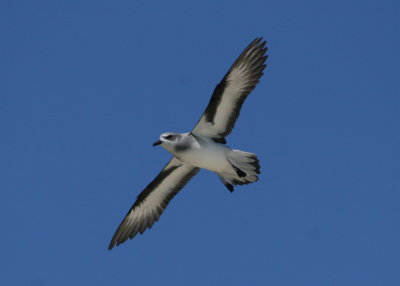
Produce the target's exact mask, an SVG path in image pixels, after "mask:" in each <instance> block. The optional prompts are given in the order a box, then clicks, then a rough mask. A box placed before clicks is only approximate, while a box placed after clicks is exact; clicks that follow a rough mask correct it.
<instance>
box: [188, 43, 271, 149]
mask: <svg viewBox="0 0 400 286" xmlns="http://www.w3.org/2000/svg"><path fill="white" fill-rule="evenodd" d="M265 45H266V42H265V41H263V42H262V38H256V39H255V40H254V41H253V42H251V43H250V45H248V46H247V48H246V49H245V50H244V51H243V52H242V53H241V55H240V56H239V57H238V58H237V60H236V61H235V62H234V63H233V65H232V67H231V68H230V69H229V71H228V72H227V73H226V75H225V76H224V78H223V79H222V80H221V82H220V83H219V84H218V85H217V86H216V87H215V90H214V93H213V95H212V96H211V99H210V102H209V103H208V106H207V108H206V110H205V111H204V113H203V115H202V116H201V118H200V120H199V122H198V123H197V124H196V126H195V127H194V129H193V131H192V132H193V133H195V134H200V135H204V136H208V137H211V138H213V139H214V140H216V141H221V142H223V141H225V136H227V135H228V134H229V133H230V132H231V131H232V129H233V127H234V125H235V121H236V119H237V118H238V116H239V113H240V108H241V107H242V104H243V102H244V100H245V99H246V97H247V96H248V95H249V93H250V92H251V91H252V90H253V89H254V88H255V86H256V84H257V83H258V82H259V79H260V77H261V76H262V75H263V70H264V68H265V67H266V65H265V60H266V59H267V57H268V56H267V55H265V53H266V51H267V47H265Z"/></svg>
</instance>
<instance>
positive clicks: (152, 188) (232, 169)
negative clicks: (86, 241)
mask: <svg viewBox="0 0 400 286" xmlns="http://www.w3.org/2000/svg"><path fill="white" fill-rule="evenodd" d="M267 50H268V47H267V46H266V41H265V40H263V38H262V37H257V38H256V39H254V40H253V41H252V42H251V43H250V44H249V45H248V46H247V47H246V48H245V49H244V50H243V52H242V53H241V54H240V55H239V57H238V58H237V59H236V61H235V62H234V63H233V65H232V66H231V67H230V69H229V70H228V72H227V73H226V74H225V76H224V77H223V78H222V80H221V81H220V82H219V83H218V84H217V86H216V87H215V89H214V92H213V94H212V96H211V99H210V101H209V103H208V105H207V107H206V109H205V111H204V112H203V114H202V116H201V117H200V120H199V121H198V122H197V124H196V125H195V126H194V128H193V129H192V130H191V131H190V132H187V133H175V132H166V133H163V134H161V135H160V137H159V139H158V140H157V141H156V142H154V144H153V146H161V147H163V148H165V149H166V150H167V151H168V152H169V153H171V154H172V158H171V159H170V161H169V162H168V163H167V164H166V165H165V167H164V168H163V169H162V170H161V172H160V173H159V174H158V175H157V176H156V178H155V179H154V180H153V181H152V182H150V184H148V185H147V187H146V188H144V190H143V191H142V192H141V193H140V194H139V195H138V196H137V198H136V201H135V202H134V204H133V205H132V207H131V208H130V209H129V211H128V213H127V214H126V216H125V217H124V219H123V220H122V222H121V223H120V225H119V226H118V228H117V230H116V231H115V233H114V235H113V237H112V239H111V242H110V244H109V246H108V249H109V250H111V249H112V248H113V247H114V246H118V245H120V244H121V243H124V242H125V241H126V240H128V239H132V238H134V237H135V236H136V235H137V234H138V233H140V234H143V232H144V231H145V230H146V229H148V228H151V227H152V226H153V224H154V223H155V222H156V221H158V220H159V218H160V216H161V214H162V213H163V212H164V210H165V209H166V207H167V206H168V204H169V202H170V201H171V199H172V198H173V197H174V196H175V195H176V194H177V193H178V192H179V191H180V190H181V189H182V188H183V187H184V186H185V185H186V184H187V183H188V182H189V181H190V180H191V178H192V177H193V176H195V175H196V174H197V173H198V172H199V170H200V169H207V170H210V171H212V172H215V173H216V174H217V175H218V177H219V179H220V180H221V182H222V183H223V184H224V185H225V187H226V188H227V189H228V190H229V191H230V192H233V191H234V186H235V185H245V184H250V183H253V182H256V181H257V180H258V175H259V174H260V164H259V160H258V158H257V156H256V154H253V153H249V152H244V151H240V150H235V149H232V148H230V147H229V146H227V145H226V144H227V142H226V137H227V136H228V135H229V134H230V133H231V131H232V129H233V128H234V125H235V122H236V120H237V118H238V116H239V113H240V109H241V107H242V105H243V102H244V101H245V99H246V98H247V96H248V95H249V94H250V92H251V91H253V89H254V88H255V87H256V85H257V83H258V82H259V80H260V78H261V76H262V75H263V71H264V69H265V67H266V63H265V62H266V60H267V58H268V55H267V54H266V52H267Z"/></svg>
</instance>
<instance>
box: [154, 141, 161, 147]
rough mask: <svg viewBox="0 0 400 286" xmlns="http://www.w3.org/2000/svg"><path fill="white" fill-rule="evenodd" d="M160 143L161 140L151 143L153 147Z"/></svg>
mask: <svg viewBox="0 0 400 286" xmlns="http://www.w3.org/2000/svg"><path fill="white" fill-rule="evenodd" d="M161 143H162V142H161V140H157V141H156V142H154V143H153V147H154V146H157V145H160V144H161Z"/></svg>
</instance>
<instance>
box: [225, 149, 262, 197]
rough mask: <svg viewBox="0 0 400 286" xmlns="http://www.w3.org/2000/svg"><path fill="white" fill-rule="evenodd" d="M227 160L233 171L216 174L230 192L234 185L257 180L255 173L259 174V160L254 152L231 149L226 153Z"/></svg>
mask: <svg viewBox="0 0 400 286" xmlns="http://www.w3.org/2000/svg"><path fill="white" fill-rule="evenodd" d="M228 161H229V163H231V165H232V167H233V169H234V170H235V172H231V173H218V176H219V178H220V179H221V181H222V183H223V184H224V185H225V186H226V187H227V188H228V190H230V191H231V192H232V191H233V186H234V185H245V184H250V183H254V182H256V181H257V180H258V176H257V175H258V174H260V162H259V161H258V158H257V155H256V154H253V153H249V152H244V151H240V150H231V151H230V152H229V153H228Z"/></svg>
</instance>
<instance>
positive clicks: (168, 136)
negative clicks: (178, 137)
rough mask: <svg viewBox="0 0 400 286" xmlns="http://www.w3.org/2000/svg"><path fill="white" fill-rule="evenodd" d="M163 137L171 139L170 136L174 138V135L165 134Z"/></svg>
mask: <svg viewBox="0 0 400 286" xmlns="http://www.w3.org/2000/svg"><path fill="white" fill-rule="evenodd" d="M164 138H165V139H172V138H174V135H171V134H170V135H167V136H165V137H164Z"/></svg>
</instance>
